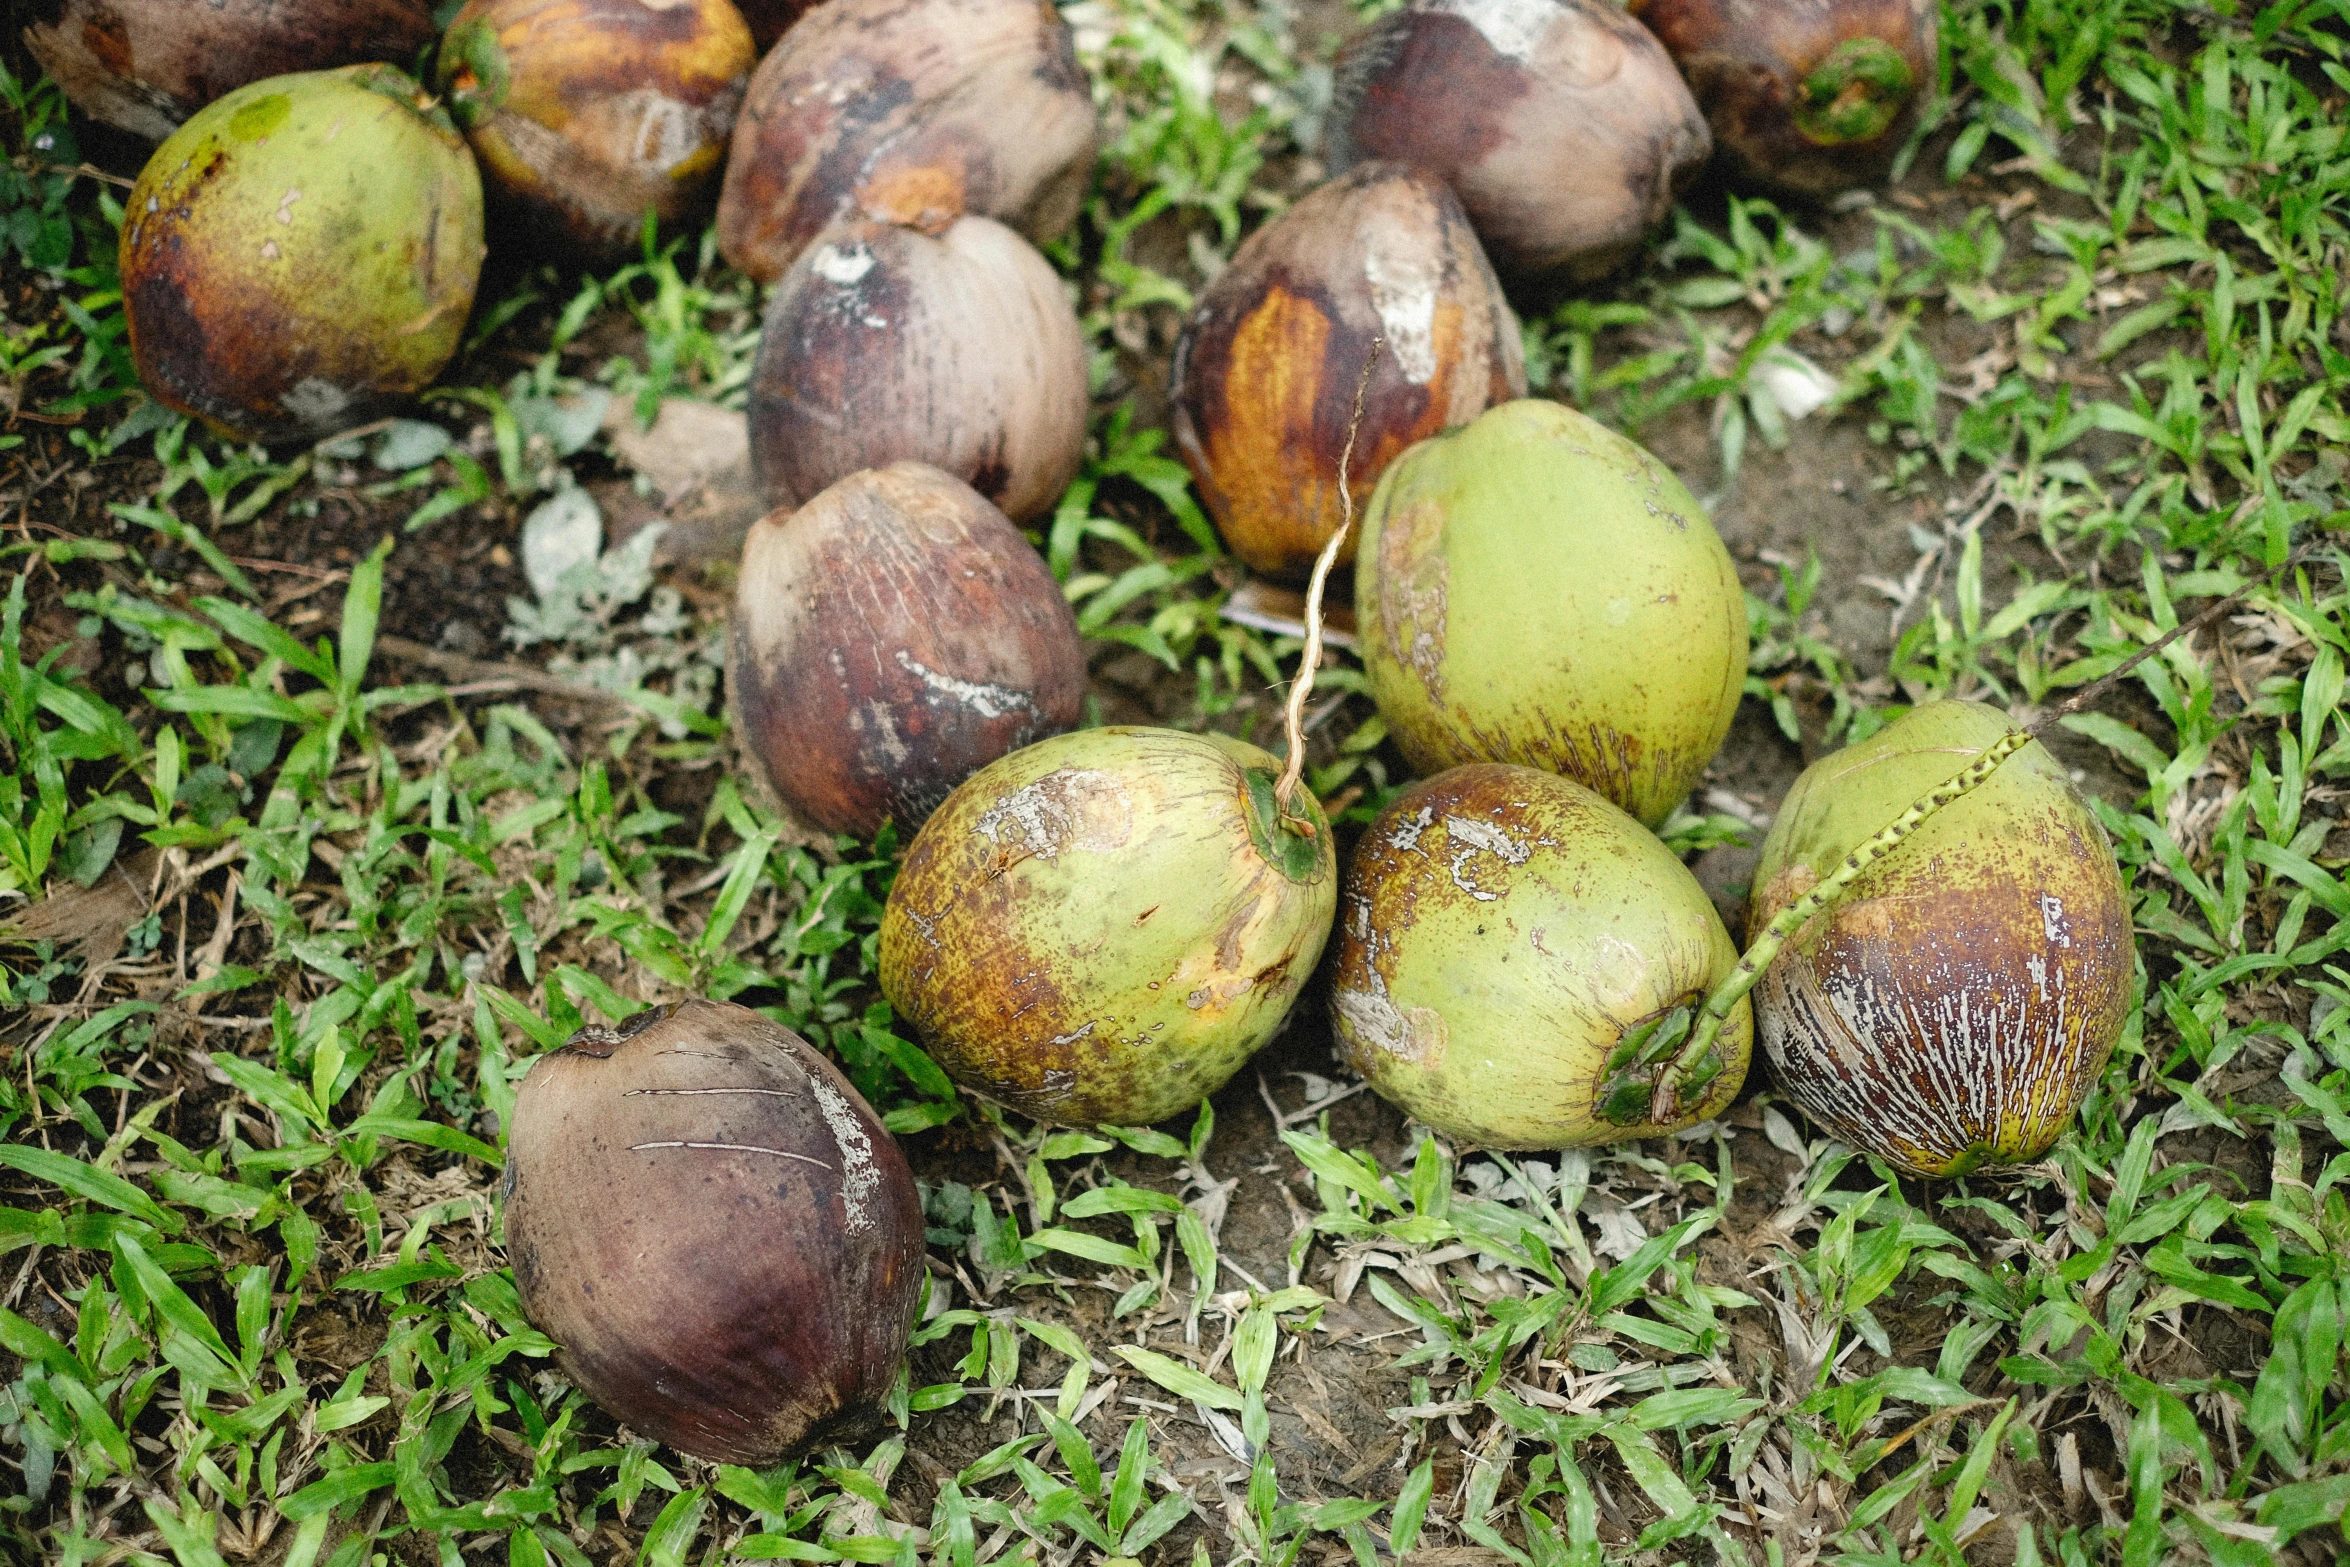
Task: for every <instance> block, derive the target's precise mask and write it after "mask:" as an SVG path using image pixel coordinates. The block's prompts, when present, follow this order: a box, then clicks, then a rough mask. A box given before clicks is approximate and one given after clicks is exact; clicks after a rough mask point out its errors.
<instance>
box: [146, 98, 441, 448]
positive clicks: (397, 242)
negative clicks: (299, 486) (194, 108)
mask: <svg viewBox="0 0 2350 1567" xmlns="http://www.w3.org/2000/svg"><path fill="white" fill-rule="evenodd" d="M123 208H124V218H123V227H122V246H121V266H122V285H123V307H124V315H125V317H126V319H127V320H128V322H129V326H130V339H131V357H132V359H133V361H134V362H135V363H136V364H137V366H138V370H139V379H140V380H141V381H143V382H144V383H145V384H146V387H147V390H148V391H149V392H150V393H151V394H153V395H154V397H155V398H156V399H157V400H158V401H160V402H162V403H164V404H165V405H166V406H168V407H171V408H175V409H178V410H179V411H180V412H182V413H186V414H191V415H194V416H195V417H197V418H200V419H203V420H204V421H206V422H207V423H209V424H211V425H213V426H214V427H216V428H218V429H220V430H222V431H224V432H226V433H228V434H230V435H232V436H234V437H236V438H238V439H240V440H247V441H259V442H263V443H266V444H275V443H278V442H282V441H316V440H320V439H323V438H324V437H326V436H330V435H333V434H334V433H336V432H337V431H339V430H346V429H349V428H350V427H351V426H353V425H355V424H361V423H364V422H365V421H367V420H369V419H372V418H375V417H377V416H378V415H381V414H386V413H389V412H391V411H392V410H393V409H395V408H398V407H400V406H401V405H402V404H404V403H405V402H406V401H407V400H408V399H409V398H411V397H413V396H414V395H415V394H416V393H418V392H420V391H422V390H423V389H424V388H425V387H427V386H429V385H431V384H432V382H433V379H434V377H436V376H438V375H439V374H440V372H441V369H442V367H443V366H445V365H446V364H447V363H448V361H449V358H450V356H451V355H453V354H454V353H455V352H456V351H457V347H458V344H459V342H460V341H461V340H462V338H463V334H464V330H465V320H466V317H467V315H468V314H469V313H470V312H471V310H472V308H473V295H474V289H475V286H476V284H477V283H478V282H479V280H480V276H481V263H482V254H483V247H482V203H481V176H480V175H479V173H478V172H477V171H476V169H475V167H474V162H473V155H472V154H471V153H470V152H468V151H467V150H466V147H465V141H464V138H462V137H460V136H459V135H458V134H457V130H456V127H455V126H454V125H452V124H451V123H450V121H449V117H448V115H447V114H446V113H445V112H444V111H442V110H441V109H440V108H439V106H438V105H436V104H435V103H434V102H433V101H432V100H431V99H430V98H429V97H427V95H426V94H425V92H424V90H423V89H422V88H421V87H419V86H418V85H417V84H416V83H415V82H414V81H412V80H411V79H410V78H409V77H407V76H406V75H404V74H402V73H401V72H399V71H396V70H394V69H392V68H391V67H390V66H388V65H355V66H348V67H346V68H344V69H342V70H339V71H314V72H308V73H304V74H301V75H295V76H275V77H271V78H269V79H268V80H267V81H261V82H255V83H253V84H252V85H250V86H247V87H240V88H238V89H237V90H236V91H235V92H232V93H230V94H229V95H228V96H227V97H224V98H222V99H220V100H219V101H218V102H216V103H213V104H211V105H210V106H209V107H207V108H205V109H203V110H202V111H200V112H199V113H198V114H197V115H196V116H195V117H194V118H193V119H191V120H189V121H188V123H187V124H186V125H184V126H182V127H180V129H179V130H177V131H176V132H174V133H173V134H172V136H171V138H170V139H169V140H167V141H166V142H164V144H163V145H162V146H161V147H158V148H157V149H156V150H155V155H154V157H153V158H151V159H149V160H148V163H147V167H146V168H145V170H144V171H142V172H141V174H140V175H139V179H138V183H137V184H136V185H135V186H133V188H132V190H131V192H130V196H129V199H128V200H127V201H125V202H124V204H123Z"/></svg>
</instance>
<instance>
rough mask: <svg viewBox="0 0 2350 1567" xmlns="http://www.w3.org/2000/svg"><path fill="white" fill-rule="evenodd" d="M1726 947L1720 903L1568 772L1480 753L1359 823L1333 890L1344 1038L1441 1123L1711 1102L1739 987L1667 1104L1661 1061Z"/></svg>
mask: <svg viewBox="0 0 2350 1567" xmlns="http://www.w3.org/2000/svg"><path fill="white" fill-rule="evenodd" d="M1737 962H1738V948H1737V946H1736V945H1735V944H1734V943H1733V942H1732V941H1731V940H1730V933H1729V932H1728V931H1727V930H1725V929H1724V928H1723V926H1722V919H1721V916H1720V915H1719V914H1717V913H1715V912H1714V907H1713V903H1712V901H1711V900H1710V899H1708V898H1707V897H1706V895H1705V890H1704V889H1703V888H1701V887H1699V886H1698V884H1697V879H1696V878H1695V877H1693V876H1691V875H1690V874H1689V870H1688V867H1686V866H1684V865H1683V864H1682V863H1681V862H1680V860H1678V859H1677V858H1675V857H1674V855H1673V853H1672V851H1671V850H1669V849H1667V848H1666V847H1665V846H1664V845H1663V844H1662V843H1659V842H1658V841H1657V840H1656V838H1655V837H1654V836H1652V835H1651V834H1650V833H1649V832H1648V831H1647V830H1646V829H1644V828H1643V827H1641V825H1640V824H1639V823H1638V822H1636V821H1634V820H1632V818H1631V817H1629V816H1627V815H1625V814H1624V813H1623V812H1622V811H1620V810H1618V809H1617V808H1616V807H1615V806H1614V805H1611V804H1610V803H1608V802H1607V801H1606V800H1604V799H1602V798H1600V797H1599V796H1598V795H1596V794H1594V793H1593V792H1592V791H1591V790H1589V789H1586V788H1584V787H1583V786H1582V785H1581V784H1578V783H1573V782H1570V781H1569V780H1567V779H1564V778H1558V777H1554V776H1552V775H1551V774H1549V773H1544V772H1538V771H1536V770H1535V769H1533V768H1530V767H1509V766H1503V765H1498V764H1491V763H1487V764H1480V765H1476V766H1470V767H1456V768H1454V769H1453V770H1451V771H1450V772H1446V773H1443V774H1440V775H1438V776H1437V777H1435V778H1430V779H1427V780H1424V781H1423V782H1420V783H1417V784H1414V785H1413V786H1412V787H1411V788H1409V789H1406V790H1405V791H1404V792H1403V793H1401V794H1400V795H1398V796H1396V798H1395V799H1394V800H1393V801H1391V802H1390V803H1389V804H1388V806H1387V808H1386V809H1385V810H1383V811H1381V812H1380V813H1379V816H1378V818H1377V820H1375V821H1374V822H1373V823H1372V824H1371V826H1370V827H1369V828H1368V829H1367V830H1366V831H1365V832H1364V834H1363V837H1362V841H1361V842H1360V843H1358V844H1357V845H1356V847H1355V851H1354V855H1353V857H1352V858H1351V860H1350V861H1349V862H1348V865H1347V871H1346V890H1345V893H1344V896H1343V899H1342V901H1341V903H1340V907H1339V919H1338V953H1337V960H1336V963H1335V965H1334V967H1333V972H1332V975H1331V981H1330V1017H1331V1026H1332V1028H1333V1029H1334V1030H1335V1032H1336V1035H1337V1039H1338V1046H1339V1053H1340V1055H1341V1056H1342V1057H1343V1058H1344V1059H1345V1060H1346V1062H1347V1064H1348V1065H1350V1066H1352V1067H1353V1068H1354V1069H1355V1070H1356V1071H1358V1072H1360V1073H1362V1074H1363V1076H1364V1077H1365V1078H1366V1079H1368V1080H1369V1082H1370V1084H1371V1086H1372V1087H1373V1088H1374V1089H1376V1090H1378V1092H1379V1093H1380V1094H1381V1095H1382V1096H1383V1097H1385V1098H1387V1099H1390V1100H1393V1101H1394V1102H1395V1103H1396V1104H1398V1105H1401V1106H1402V1107H1403V1108H1404V1109H1405V1110H1407V1111H1409V1112H1410V1113H1411V1114H1412V1115H1413V1116H1414V1117H1416V1118H1417V1119H1419V1120H1421V1121H1423V1122H1425V1123H1427V1124H1428V1125H1429V1126H1432V1127H1434V1128H1436V1129H1437V1130H1438V1131H1440V1132H1442V1133H1444V1134H1445V1135H1446V1136H1448V1137H1455V1138H1459V1139H1461V1140H1463V1141H1465V1142H1469V1143H1475V1144H1480V1145H1483V1146H1486V1147H1493V1148H1576V1147H1581V1146H1583V1145H1585V1144H1589V1143H1604V1142H1615V1141H1618V1140H1621V1139H1625V1138H1633V1137H1653V1136H1657V1135H1659V1134H1661V1133H1665V1132H1670V1131H1674V1130H1677V1129H1679V1128H1681V1127H1684V1126H1689V1125H1692V1124H1694V1123H1696V1122H1698V1121H1702V1120H1706V1119H1708V1118H1709V1117H1711V1116H1714V1115H1717V1114H1719V1113H1720V1112H1721V1111H1722V1110H1723V1109H1724V1108H1725V1107H1727V1106H1728V1104H1729V1103H1730V1100H1731V1099H1732V1098H1733V1097H1735V1096H1736V1094H1737V1092H1738V1087H1739V1084H1740V1083H1741V1082H1743V1081H1744V1079H1745V1076H1746V1065H1747V1056H1748V1052H1749V1049H1750V1046H1751V1041H1752V1037H1753V1024H1752V1017H1751V1013H1750V1011H1749V1009H1748V1006H1747V1003H1746V1002H1744V1001H1740V1002H1739V1003H1738V1004H1737V1006H1736V1007H1735V1008H1734V1009H1733V1010H1732V1011H1731V1013H1730V1015H1729V1018H1728V1020H1727V1022H1726V1024H1725V1026H1724V1027H1723V1029H1722V1032H1721V1034H1720V1035H1719V1037H1718V1038H1717V1039H1716V1041H1715V1043H1714V1046H1713V1048H1712V1050H1711V1051H1709V1052H1708V1056H1707V1059H1705V1060H1702V1061H1700V1062H1698V1063H1696V1064H1695V1069H1694V1070H1693V1071H1692V1072H1691V1073H1690V1074H1689V1075H1688V1076H1687V1077H1685V1078H1684V1079H1683V1080H1682V1084H1681V1094H1680V1100H1679V1104H1680V1108H1679V1109H1678V1111H1677V1112H1676V1113H1675V1115H1674V1117H1673V1118H1672V1119H1671V1120H1669V1121H1659V1120H1657V1119H1655V1118H1654V1117H1653V1116H1651V1114H1650V1113H1649V1095H1648V1088H1649V1086H1650V1084H1651V1082H1652V1080H1653V1078H1654V1075H1655V1072H1656V1069H1657V1068H1658V1067H1659V1066H1660V1065H1662V1064H1663V1063H1664V1062H1665V1061H1666V1060H1668V1059H1670V1057H1671V1056H1672V1054H1673V1053H1674V1048H1675V1047H1676V1046H1677V1045H1678V1044H1679V1043H1680V1042H1681V1041H1682V1040H1683V1039H1684V1038H1685V1037H1686V1035H1687V1030H1688V1028H1689V1026H1690V1025H1691V1023H1692V1022H1693V1020H1694V1016H1695V1013H1696V1009H1697V1007H1698V1005H1699V1004H1700V1003H1701V1002H1702V1001H1703V1000H1704V999H1705V996H1706V993H1707V992H1708V991H1709V990H1711V989H1712V988H1713V987H1714V986H1715V985H1716V984H1718V983H1720V982H1721V980H1722V979H1723V978H1725V977H1726V976H1727V975H1728V974H1729V972H1730V970H1731V969H1732V968H1734V967H1736V965H1737Z"/></svg>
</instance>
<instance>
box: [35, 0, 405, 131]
mask: <svg viewBox="0 0 2350 1567" xmlns="http://www.w3.org/2000/svg"><path fill="white" fill-rule="evenodd" d="M11 9H17V8H15V7H12V8H11ZM432 10H433V8H432V0H301V3H300V4H290V3H288V0H29V5H28V6H26V7H25V8H23V9H22V10H21V11H20V13H19V14H21V15H23V17H24V19H25V27H24V41H25V47H26V48H28V49H30V50H32V52H33V58H34V59H36V60H38V61H40V62H41V68H42V69H43V70H45V71H47V72H48V73H49V74H50V75H51V76H52V77H54V78H56V80H57V85H58V86H60V87H62V88H64V89H65V96H66V97H67V98H68V99H70V100H71V101H72V103H73V106H74V107H75V108H77V109H79V110H81V111H82V112H83V113H84V114H86V115H88V116H90V118H92V119H94V120H103V121H105V122H106V123H107V124H109V125H113V126H118V127H120V128H121V129H123V130H126V131H129V132H131V133H132V134H133V135H137V136H144V137H146V138H147V139H148V140H150V141H161V140H162V139H163V138H164V137H166V136H169V135H170V134H171V133H172V132H173V131H174V130H176V129H178V128H179V124H180V122H181V121H182V120H185V119H186V118H187V117H188V116H189V115H191V114H194V113H195V112H196V111H197V110H198V109H201V108H203V107H204V105H206V104H208V103H210V102H211V101H212V100H213V99H215V98H218V97H220V96H222V95H223V94H226V93H229V92H232V91H234V90H235V89H237V88H239V87H242V86H244V85H245V84H246V83H248V82H257V81H260V80H261V79H262V78H263V77H265V76H283V75H285V74H286V73H288V72H290V71H323V70H328V69H330V68H332V67H334V66H338V65H357V64H360V63H362V62H364V61H373V60H381V61H387V62H389V63H391V64H394V65H399V66H407V67H413V66H414V64H415V63H416V58H417V56H418V54H419V53H421V52H422V51H423V49H424V46H425V45H427V44H429V43H431V42H432V40H433V34H434V32H435V29H434V27H433V24H432Z"/></svg>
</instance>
